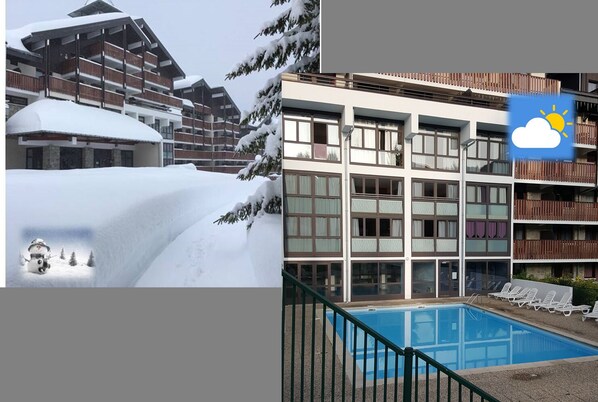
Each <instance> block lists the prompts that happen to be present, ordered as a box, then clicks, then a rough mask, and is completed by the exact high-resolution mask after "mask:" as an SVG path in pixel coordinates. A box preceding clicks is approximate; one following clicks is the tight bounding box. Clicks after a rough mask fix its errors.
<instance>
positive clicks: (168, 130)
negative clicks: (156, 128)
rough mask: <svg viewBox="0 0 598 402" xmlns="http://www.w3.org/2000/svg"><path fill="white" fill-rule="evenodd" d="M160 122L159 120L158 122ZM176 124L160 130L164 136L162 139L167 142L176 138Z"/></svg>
mask: <svg viewBox="0 0 598 402" xmlns="http://www.w3.org/2000/svg"><path fill="white" fill-rule="evenodd" d="M157 121H159V120H157ZM173 133H174V124H173V123H172V122H171V123H170V124H169V125H168V126H166V127H162V128H161V129H160V134H162V138H164V139H165V140H172V138H173V136H174V134H173Z"/></svg>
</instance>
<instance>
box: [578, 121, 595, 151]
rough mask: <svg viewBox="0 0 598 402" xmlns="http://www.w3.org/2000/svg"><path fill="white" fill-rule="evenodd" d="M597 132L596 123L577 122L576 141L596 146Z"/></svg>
mask: <svg viewBox="0 0 598 402" xmlns="http://www.w3.org/2000/svg"><path fill="white" fill-rule="evenodd" d="M597 132H598V130H597V127H596V124H587V123H576V124H575V143H576V144H586V145H594V146H595V145H596V144H598V141H596V139H597V138H596V137H597Z"/></svg>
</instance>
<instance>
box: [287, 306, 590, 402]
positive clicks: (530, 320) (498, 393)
mask: <svg viewBox="0 0 598 402" xmlns="http://www.w3.org/2000/svg"><path fill="white" fill-rule="evenodd" d="M465 300H467V299H466V298H445V299H427V300H423V299H419V300H396V301H384V302H355V303H346V304H345V303H340V304H338V305H339V306H340V307H342V308H344V309H350V308H356V307H367V306H372V307H388V306H405V305H419V304H446V303H463V302H464V301H465ZM475 305H476V306H477V307H480V308H483V309H486V310H488V311H491V312H493V313H496V314H500V315H504V316H506V317H508V318H512V319H515V320H518V321H521V322H524V323H527V324H531V325H534V326H536V327H540V328H543V329H546V330H549V331H552V332H555V333H558V334H560V335H564V336H567V337H569V338H572V339H575V340H578V341H582V342H584V343H587V344H589V345H593V346H597V347H598V322H596V321H595V320H586V321H585V322H584V321H582V319H581V316H582V315H581V313H579V312H575V313H573V314H572V315H571V316H569V317H565V316H563V315H562V314H558V313H555V314H550V313H548V312H546V311H535V310H533V309H529V310H528V309H526V308H525V307H523V308H519V307H517V306H516V305H515V306H512V305H510V304H509V303H508V302H504V301H499V300H495V299H491V298H488V297H486V296H483V297H480V298H479V299H478V300H477V301H476V302H475ZM291 315H292V310H291V308H290V307H287V310H286V319H285V345H284V346H285V355H284V361H285V371H284V375H285V379H284V395H285V396H284V397H283V399H284V400H285V401H286V400H290V395H291V389H290V388H291V372H290V368H289V365H290V360H291V349H292V348H291V339H292V332H293V331H292V323H291ZM314 317H315V321H314V322H315V327H316V328H313V330H314V339H313V344H314V346H315V347H314V359H313V367H314V373H313V387H312V386H311V384H312V382H311V375H312V371H311V367H312V360H311V342H312V338H311V333H312V326H311V320H312V309H311V304H309V303H308V305H307V306H306V310H305V323H306V326H305V331H304V333H303V334H302V332H301V325H300V324H301V322H302V311H301V306H299V307H297V308H296V310H295V320H296V327H295V367H294V373H293V374H294V375H293V377H294V378H295V381H294V383H293V391H294V392H293V394H294V395H295V400H301V390H302V389H303V396H304V398H305V399H306V400H310V399H311V393H312V389H313V393H314V399H315V400H326V401H329V400H332V399H333V395H334V400H339V401H340V400H341V399H342V398H341V397H342V395H343V393H344V394H345V396H346V397H347V400H351V399H352V395H351V389H352V387H351V384H352V378H351V377H352V375H351V374H352V373H351V368H350V367H351V365H350V364H349V365H348V366H349V370H348V371H347V373H348V375H346V376H345V378H344V382H345V389H344V390H343V388H342V382H343V373H342V353H339V350H342V348H340V347H339V345H338V344H337V345H336V353H335V354H336V356H333V353H332V340H331V339H332V337H330V336H329V333H330V332H331V331H330V328H331V327H330V326H329V328H328V335H326V336H322V335H323V332H322V320H321V319H320V317H321V305H319V306H318V309H317V312H316V314H315V316H314ZM302 335H303V337H304V338H305V341H306V347H305V350H304V353H303V356H304V357H303V359H302V358H301V356H302V354H301V347H300V345H301V338H302ZM323 345H324V347H323ZM323 351H324V353H322V352H323ZM322 356H324V357H325V359H324V360H325V362H324V367H322ZM332 359H334V360H335V361H336V363H335V364H334V365H335V373H334V390H333V389H332V384H333V381H332V372H331V366H332V365H333V364H332V363H333V362H332ZM350 360H351V357H350V355H347V362H348V363H351V361H350ZM302 362H303V363H304V364H303V365H302V364H301V363H302ZM322 369H324V371H323V372H324V373H326V374H325V376H324V377H325V379H324V387H323V389H324V398H323V399H322V398H321V392H322ZM302 370H303V374H304V375H303V379H304V381H303V387H301V384H302V383H301V371H302ZM357 371H359V370H357ZM458 374H460V375H461V376H463V377H464V378H466V379H467V380H469V381H471V382H472V383H473V384H475V385H477V386H478V387H480V388H481V389H482V390H484V391H486V392H488V393H489V394H490V395H492V396H494V397H495V398H497V399H498V400H500V401H505V402H524V401H576V402H579V401H587V402H592V401H596V402H598V356H591V357H582V358H576V359H565V360H554V361H548V362H537V363H525V364H516V365H510V366H497V367H487V368H479V369H471V370H460V371H458ZM360 378H361V376H360V375H359V374H358V375H357V381H356V383H357V384H358V386H357V389H356V390H355V399H356V400H362V397H363V391H364V389H363V388H362V381H361V380H360ZM432 378H435V376H432ZM399 382H401V380H399ZM380 383H381V381H380V380H379V385H378V387H377V389H376V394H377V395H376V399H375V400H377V401H378V400H380V401H382V400H384V399H383V391H384V390H383V387H382V386H381V385H380ZM445 384H446V377H443V376H441V385H442V386H441V388H440V389H441V390H446V385H445ZM401 388H402V387H401V386H399V392H398V393H399V400H402V396H401V395H400V394H401ZM435 388H436V381H435V380H434V381H432V386H431V388H429V389H428V392H429V397H430V400H437V399H436V389H435ZM451 390H452V392H451V398H450V400H452V401H455V400H459V398H458V394H457V387H456V386H455V384H454V383H453V384H452V388H451ZM365 392H366V400H368V401H371V400H374V399H373V394H374V390H373V387H372V386H371V382H370V383H368V385H366V388H365ZM387 392H388V394H389V395H388V398H387V400H394V399H393V398H392V396H393V394H394V382H393V381H389V382H388V387H387ZM425 392H426V390H425V383H424V381H421V380H420V382H419V384H418V395H419V397H418V399H419V400H425ZM443 393H445V394H446V391H441V395H440V399H439V400H443V401H444V400H448V395H445V394H443ZM413 400H415V399H413ZM463 400H467V401H468V400H469V394H467V393H464V394H463ZM474 400H479V397H477V399H474Z"/></svg>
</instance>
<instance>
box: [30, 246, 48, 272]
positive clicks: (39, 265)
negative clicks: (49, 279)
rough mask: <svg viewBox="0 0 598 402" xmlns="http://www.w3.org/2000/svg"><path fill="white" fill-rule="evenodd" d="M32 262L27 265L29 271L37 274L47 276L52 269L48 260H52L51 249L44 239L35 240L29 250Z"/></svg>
mask: <svg viewBox="0 0 598 402" xmlns="http://www.w3.org/2000/svg"><path fill="white" fill-rule="evenodd" d="M27 251H29V256H30V258H31V259H30V260H29V262H28V263H27V270H28V271H29V272H34V273H36V274H45V273H46V270H47V269H49V268H50V263H49V262H48V259H49V258H50V247H48V245H47V244H46V242H45V241H44V240H43V239H34V240H33V241H32V242H31V244H30V245H29V248H28V249H27Z"/></svg>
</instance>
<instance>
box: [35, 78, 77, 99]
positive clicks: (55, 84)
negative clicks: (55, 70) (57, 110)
mask: <svg viewBox="0 0 598 402" xmlns="http://www.w3.org/2000/svg"><path fill="white" fill-rule="evenodd" d="M43 78H44V77H41V79H43ZM49 78H50V79H49V88H48V90H49V91H50V95H52V93H53V92H58V93H61V94H65V95H69V96H73V97H74V96H76V95H77V84H76V83H75V82H73V81H69V80H65V79H62V78H58V77H53V76H50V77H49Z"/></svg>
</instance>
